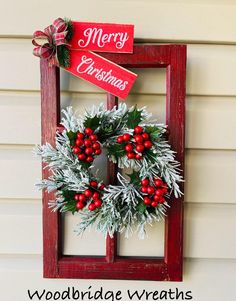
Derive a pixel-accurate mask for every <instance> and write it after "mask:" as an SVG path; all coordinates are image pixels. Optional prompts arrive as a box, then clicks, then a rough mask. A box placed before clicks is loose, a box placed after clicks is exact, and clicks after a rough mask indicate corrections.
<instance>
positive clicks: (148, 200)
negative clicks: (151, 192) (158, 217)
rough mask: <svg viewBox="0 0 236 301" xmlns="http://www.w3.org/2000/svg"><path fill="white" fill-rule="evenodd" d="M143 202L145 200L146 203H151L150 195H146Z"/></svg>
mask: <svg viewBox="0 0 236 301" xmlns="http://www.w3.org/2000/svg"><path fill="white" fill-rule="evenodd" d="M143 202H144V204H146V205H150V204H151V202H152V201H151V200H150V199H149V197H147V196H145V197H144V198H143Z"/></svg>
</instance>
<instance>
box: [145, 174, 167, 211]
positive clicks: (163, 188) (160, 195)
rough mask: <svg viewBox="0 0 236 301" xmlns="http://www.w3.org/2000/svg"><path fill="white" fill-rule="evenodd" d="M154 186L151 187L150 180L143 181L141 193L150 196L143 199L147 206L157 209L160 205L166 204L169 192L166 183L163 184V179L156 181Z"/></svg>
mask: <svg viewBox="0 0 236 301" xmlns="http://www.w3.org/2000/svg"><path fill="white" fill-rule="evenodd" d="M153 183H154V186H151V185H150V182H149V180H148V179H144V180H142V181H141V186H142V187H141V189H140V190H141V192H142V193H145V194H148V196H145V197H144V198H143V202H144V204H146V205H149V206H152V207H156V206H157V205H158V204H163V203H165V198H164V196H165V194H166V193H167V192H168V186H167V184H166V183H163V181H162V180H161V179H154V181H153Z"/></svg>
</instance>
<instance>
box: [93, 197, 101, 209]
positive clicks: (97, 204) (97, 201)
mask: <svg viewBox="0 0 236 301" xmlns="http://www.w3.org/2000/svg"><path fill="white" fill-rule="evenodd" d="M94 205H95V206H96V207H97V208H98V207H101V206H102V201H101V200H100V199H97V200H96V201H95V202H94Z"/></svg>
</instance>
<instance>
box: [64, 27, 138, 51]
mask: <svg viewBox="0 0 236 301" xmlns="http://www.w3.org/2000/svg"><path fill="white" fill-rule="evenodd" d="M72 23H73V37H72V39H71V41H70V45H71V48H72V49H76V50H88V51H97V52H116V53H119V52H120V53H132V52H133V40H134V25H128V24H112V23H91V22H75V21H73V22H72Z"/></svg>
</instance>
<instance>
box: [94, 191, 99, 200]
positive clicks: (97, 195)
mask: <svg viewBox="0 0 236 301" xmlns="http://www.w3.org/2000/svg"><path fill="white" fill-rule="evenodd" d="M99 196H100V194H99V192H97V191H96V192H94V193H93V199H94V200H96V199H98V198H99Z"/></svg>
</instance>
